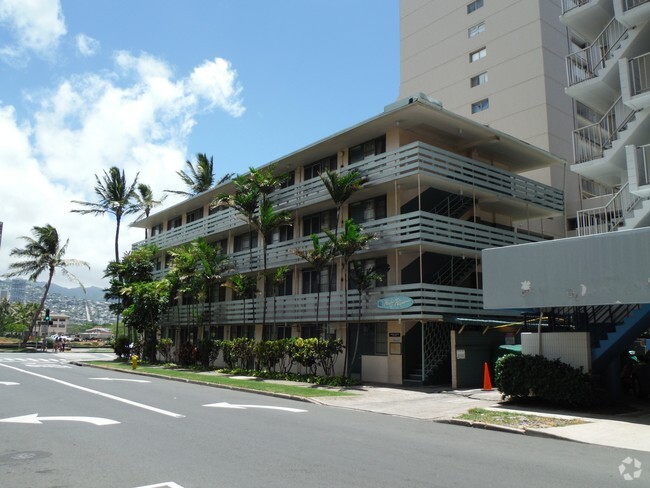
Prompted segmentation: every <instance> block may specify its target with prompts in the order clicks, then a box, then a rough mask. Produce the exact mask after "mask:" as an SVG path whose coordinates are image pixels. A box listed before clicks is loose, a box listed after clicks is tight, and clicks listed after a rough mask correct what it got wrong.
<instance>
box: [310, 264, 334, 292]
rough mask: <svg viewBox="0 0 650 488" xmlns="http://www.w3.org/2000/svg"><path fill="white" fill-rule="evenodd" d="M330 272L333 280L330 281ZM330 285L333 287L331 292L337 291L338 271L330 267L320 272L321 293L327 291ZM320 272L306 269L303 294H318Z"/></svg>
mask: <svg viewBox="0 0 650 488" xmlns="http://www.w3.org/2000/svg"><path fill="white" fill-rule="evenodd" d="M330 271H331V272H332V280H331V281H330V279H329V276H330ZM328 283H329V284H330V285H331V288H330V289H331V291H336V270H335V269H334V268H333V267H332V266H328V267H326V268H325V269H323V270H322V271H321V272H320V291H321V292H323V291H327V285H328ZM318 292H319V290H318V272H317V271H316V270H315V269H313V268H309V269H305V270H303V271H302V293H303V294H305V295H306V294H308V293H318Z"/></svg>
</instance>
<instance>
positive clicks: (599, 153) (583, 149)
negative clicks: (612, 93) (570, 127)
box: [573, 96, 636, 164]
mask: <svg viewBox="0 0 650 488" xmlns="http://www.w3.org/2000/svg"><path fill="white" fill-rule="evenodd" d="M635 114H636V110H634V109H632V108H630V107H628V106H627V105H625V104H624V103H623V97H622V96H620V97H618V99H617V100H616V101H615V102H614V103H613V104H612V106H611V107H609V109H607V112H606V113H605V115H603V117H602V118H601V119H600V120H599V121H598V122H596V123H595V124H591V125H586V126H584V127H580V128H579V129H575V130H574V131H573V152H574V158H575V162H576V163H577V164H578V163H585V162H587V161H593V160H594V159H598V158H602V157H603V154H604V152H605V149H609V148H610V147H612V143H613V142H614V141H615V140H617V139H618V134H619V133H620V132H622V131H624V130H625V129H626V128H627V124H628V123H629V122H630V121H632V120H633V119H634V115H635Z"/></svg>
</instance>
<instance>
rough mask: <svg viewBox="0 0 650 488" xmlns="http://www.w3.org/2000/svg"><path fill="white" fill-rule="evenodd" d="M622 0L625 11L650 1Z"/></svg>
mask: <svg viewBox="0 0 650 488" xmlns="http://www.w3.org/2000/svg"><path fill="white" fill-rule="evenodd" d="M569 1H571V0H569ZM621 1H622V2H623V12H627V11H629V10H632V9H633V8H636V7H639V6H641V5H643V4H644V3H648V2H650V0H621Z"/></svg>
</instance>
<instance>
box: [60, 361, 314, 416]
mask: <svg viewBox="0 0 650 488" xmlns="http://www.w3.org/2000/svg"><path fill="white" fill-rule="evenodd" d="M70 364H74V365H75V366H82V367H84V368H96V369H107V370H111V371H117V372H120V373H127V374H139V375H140V376H149V377H151V378H162V379H165V380H172V381H178V382H181V383H190V384H193V385H201V386H211V387H213V388H221V389H223V390H233V391H243V392H247V393H257V394H259V395H266V396H272V397H277V398H285V399H287V400H296V401H299V402H306V403H315V404H318V405H323V404H322V403H320V402H316V401H314V400H313V399H312V398H309V397H302V396H296V395H287V394H286V393H274V392H272V391H264V390H255V389H251V388H245V387H241V386H232V385H220V384H218V383H211V382H209V381H198V380H188V379H186V378H174V377H172V376H165V375H162V374H155V373H146V372H144V371H137V370H128V371H125V370H122V369H117V368H106V367H103V366H99V365H97V364H85V363H83V362H79V361H70Z"/></svg>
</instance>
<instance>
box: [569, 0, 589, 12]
mask: <svg viewBox="0 0 650 488" xmlns="http://www.w3.org/2000/svg"><path fill="white" fill-rule="evenodd" d="M589 1H590V0H562V15H564V14H566V13H567V12H569V11H571V10H573V9H574V8H578V7H582V6H583V5H585V4H587V3H589Z"/></svg>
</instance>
